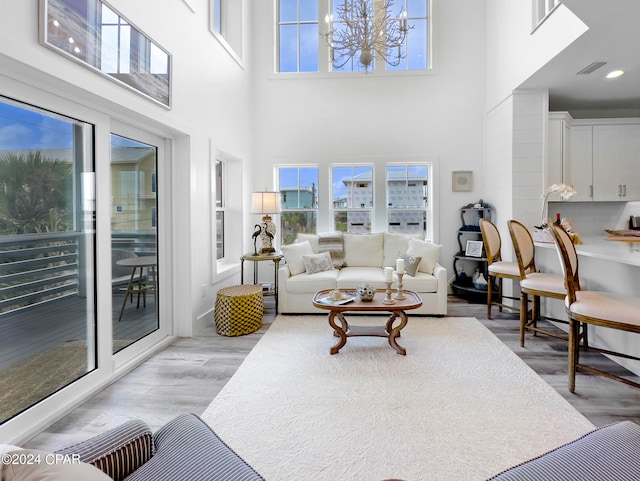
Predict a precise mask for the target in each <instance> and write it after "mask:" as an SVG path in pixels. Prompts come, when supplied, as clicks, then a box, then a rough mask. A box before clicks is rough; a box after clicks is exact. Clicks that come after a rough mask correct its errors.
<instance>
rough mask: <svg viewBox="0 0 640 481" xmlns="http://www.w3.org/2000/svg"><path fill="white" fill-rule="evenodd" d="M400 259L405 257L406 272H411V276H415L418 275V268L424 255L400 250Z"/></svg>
mask: <svg viewBox="0 0 640 481" xmlns="http://www.w3.org/2000/svg"><path fill="white" fill-rule="evenodd" d="M398 259H404V271H405V273H407V274H409V275H410V276H411V277H414V276H415V275H416V271H417V270H418V266H419V265H420V261H421V260H422V257H420V256H414V255H411V254H406V253H405V254H403V253H402V252H398Z"/></svg>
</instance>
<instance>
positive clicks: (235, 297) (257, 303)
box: [214, 285, 264, 336]
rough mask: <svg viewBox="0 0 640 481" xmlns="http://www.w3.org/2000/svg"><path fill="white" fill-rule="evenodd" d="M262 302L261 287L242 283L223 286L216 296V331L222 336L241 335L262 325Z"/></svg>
mask: <svg viewBox="0 0 640 481" xmlns="http://www.w3.org/2000/svg"><path fill="white" fill-rule="evenodd" d="M262 314H264V302H263V299H262V287H261V286H259V285H243V286H231V287H225V288H223V289H220V290H219V291H218V296H217V297H216V309H215V314H214V317H215V322H216V332H217V333H218V334H220V335H222V336H242V335H243V334H250V333H252V332H253V331H257V330H258V329H260V327H261V326H262Z"/></svg>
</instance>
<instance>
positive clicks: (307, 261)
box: [302, 252, 333, 274]
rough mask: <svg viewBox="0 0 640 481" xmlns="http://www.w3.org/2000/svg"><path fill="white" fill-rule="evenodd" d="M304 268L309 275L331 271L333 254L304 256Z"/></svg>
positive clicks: (324, 253) (323, 253)
mask: <svg viewBox="0 0 640 481" xmlns="http://www.w3.org/2000/svg"><path fill="white" fill-rule="evenodd" d="M302 261H303V262H304V267H305V269H306V270H307V274H316V273H318V272H324V271H330V270H332V269H333V262H332V261H331V254H329V253H328V252H322V253H321V254H311V255H304V256H302Z"/></svg>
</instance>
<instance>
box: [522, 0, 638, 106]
mask: <svg viewBox="0 0 640 481" xmlns="http://www.w3.org/2000/svg"><path fill="white" fill-rule="evenodd" d="M562 3H564V4H565V5H566V6H567V7H568V8H569V9H570V10H571V11H572V12H573V13H575V14H576V15H577V16H578V17H579V18H580V19H581V20H582V21H583V22H584V23H585V24H586V25H587V26H588V27H589V30H588V31H587V32H585V33H584V34H583V35H582V36H581V37H580V38H578V39H577V40H576V41H575V42H574V43H573V44H572V45H570V46H569V47H568V48H566V49H565V50H564V51H562V52H561V53H560V54H559V55H557V56H556V57H555V58H554V59H553V60H552V61H551V62H549V63H548V64H547V65H545V66H544V67H543V68H542V69H540V70H539V71H538V72H536V73H535V74H534V75H533V76H531V77H530V78H529V79H528V80H527V81H526V82H524V83H523V85H522V86H521V87H522V88H548V89H549V106H550V110H552V111H561V110H567V111H570V112H572V113H574V112H576V111H589V112H590V113H592V111H594V110H603V111H606V110H608V111H613V110H618V111H626V112H627V114H628V115H632V116H640V26H639V24H640V0H563V2H562ZM594 62H606V64H605V65H604V66H602V67H601V68H599V69H597V70H595V71H594V72H592V73H590V74H586V75H584V74H583V75H579V74H578V73H577V72H579V71H580V70H582V69H584V68H585V67H587V66H588V65H590V64H592V63H594ZM616 69H621V70H624V71H625V75H623V76H622V77H619V78H616V79H607V78H606V77H605V76H606V74H607V73H609V72H610V71H612V70H616ZM574 116H580V115H579V112H578V115H575V114H574Z"/></svg>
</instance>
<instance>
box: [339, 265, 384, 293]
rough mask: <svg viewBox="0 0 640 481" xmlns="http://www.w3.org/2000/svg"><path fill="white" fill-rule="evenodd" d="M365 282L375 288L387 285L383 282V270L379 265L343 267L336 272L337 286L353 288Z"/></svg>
mask: <svg viewBox="0 0 640 481" xmlns="http://www.w3.org/2000/svg"><path fill="white" fill-rule="evenodd" d="M365 282H366V283H368V284H371V285H372V286H373V287H375V288H376V289H383V288H385V287H387V285H386V284H385V282H384V271H383V270H382V269H381V268H380V267H345V268H343V269H341V270H340V273H339V274H338V279H337V287H338V289H353V290H355V289H356V287H358V286H359V285H360V284H364V283H365Z"/></svg>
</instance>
